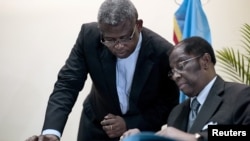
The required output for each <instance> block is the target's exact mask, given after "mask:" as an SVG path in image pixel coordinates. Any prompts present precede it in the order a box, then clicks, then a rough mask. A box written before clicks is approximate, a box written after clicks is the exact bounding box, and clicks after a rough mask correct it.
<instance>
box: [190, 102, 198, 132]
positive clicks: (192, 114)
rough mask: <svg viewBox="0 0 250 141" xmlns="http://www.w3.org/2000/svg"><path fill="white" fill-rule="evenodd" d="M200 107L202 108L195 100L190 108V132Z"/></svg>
mask: <svg viewBox="0 0 250 141" xmlns="http://www.w3.org/2000/svg"><path fill="white" fill-rule="evenodd" d="M199 106H200V103H199V102H198V100H197V99H196V98H194V99H193V101H192V103H191V107H190V108H191V110H190V113H189V121H188V130H189V129H190V128H191V126H192V125H193V123H194V120H195V119H196V116H197V112H198V109H199Z"/></svg>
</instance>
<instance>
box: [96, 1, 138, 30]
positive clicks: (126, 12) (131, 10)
mask: <svg viewBox="0 0 250 141" xmlns="http://www.w3.org/2000/svg"><path fill="white" fill-rule="evenodd" d="M137 18H138V13H137V10H136V8H135V6H134V4H133V3H132V2H131V1H130V0H105V1H104V2H103V3H102V5H101V7H100V8H99V12H98V17H97V20H98V23H99V24H102V23H104V24H110V25H117V24H119V23H120V22H123V21H125V20H130V22H131V23H132V22H133V21H135V20H137Z"/></svg>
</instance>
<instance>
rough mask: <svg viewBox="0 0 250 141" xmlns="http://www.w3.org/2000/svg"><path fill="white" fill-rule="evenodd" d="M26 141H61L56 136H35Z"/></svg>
mask: <svg viewBox="0 0 250 141" xmlns="http://www.w3.org/2000/svg"><path fill="white" fill-rule="evenodd" d="M25 141H59V139H58V137H57V136H55V135H40V136H37V135H34V136H31V137H29V138H28V139H26V140H25Z"/></svg>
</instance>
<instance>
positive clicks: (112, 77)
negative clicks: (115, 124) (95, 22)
mask: <svg viewBox="0 0 250 141" xmlns="http://www.w3.org/2000/svg"><path fill="white" fill-rule="evenodd" d="M100 59H101V64H102V68H103V72H104V76H103V77H104V78H105V81H103V82H104V83H105V82H106V83H107V86H108V93H107V94H108V97H110V100H111V102H113V103H114V104H116V106H114V107H117V110H118V111H120V112H121V110H120V108H119V107H120V105H119V98H118V94H117V89H116V57H115V56H114V55H113V54H112V53H111V52H110V51H109V50H108V49H107V48H106V47H105V46H103V50H102V51H101V53H100Z"/></svg>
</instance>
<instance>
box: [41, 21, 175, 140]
mask: <svg viewBox="0 0 250 141" xmlns="http://www.w3.org/2000/svg"><path fill="white" fill-rule="evenodd" d="M171 48H172V44H170V43H169V42H168V41H166V40H165V39H163V38H162V37H160V36H159V35H157V34H156V33H154V32H152V31H150V30H149V29H146V28H143V30H142V46H141V50H140V52H139V56H138V60H137V64H136V68H135V72H134V78H133V83H132V87H131V93H130V99H129V111H128V112H127V114H125V115H123V114H122V113H121V110H120V105H119V100H118V95H117V90H116V57H115V56H114V55H113V54H112V53H111V52H110V51H109V50H108V49H107V47H105V46H104V45H103V44H101V43H100V31H99V29H98V27H97V23H89V24H84V25H83V26H82V29H81V31H80V33H79V35H78V38H77V41H76V43H75V45H74V47H73V49H72V51H71V53H70V55H69V58H68V59H67V61H66V64H65V65H64V66H63V67H62V69H61V70H60V72H59V75H58V80H57V82H56V83H55V87H54V90H53V93H52V94H51V96H50V99H49V102H48V107H47V111H46V117H45V122H44V127H43V129H56V130H58V131H60V132H63V129H64V126H65V123H66V120H67V118H68V114H69V113H70V112H71V109H72V107H73V105H74V103H75V101H76V99H77V96H78V93H79V91H81V90H82V88H83V86H84V82H85V80H86V79H87V75H88V74H89V76H90V77H91V79H92V82H93V85H92V88H91V91H90V93H89V94H88V96H87V98H86V99H85V102H84V104H83V108H84V109H83V112H82V117H81V122H80V127H79V134H78V141H94V140H97V141H99V140H111V139H109V138H108V136H107V135H106V133H105V132H104V131H103V130H102V127H101V125H100V122H101V120H103V118H104V116H105V115H107V114H108V113H112V114H115V115H119V116H122V117H123V118H124V120H125V121H126V125H127V128H128V129H129V128H135V127H136V128H139V129H141V130H142V131H144V130H147V131H157V130H159V129H160V127H161V125H162V124H164V123H166V119H167V117H168V115H169V113H170V111H171V110H172V108H173V107H174V106H176V105H177V104H178V98H179V90H178V88H177V86H176V85H175V83H174V82H173V81H172V80H170V79H169V78H168V76H167V72H168V71H169V69H170V67H169V62H168V56H167V51H169V49H171ZM114 140H117V139H114Z"/></svg>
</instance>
